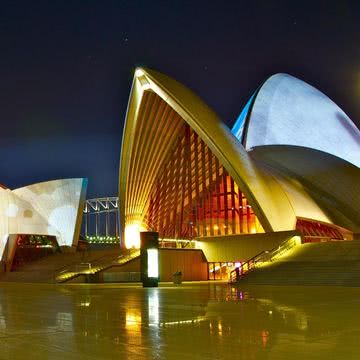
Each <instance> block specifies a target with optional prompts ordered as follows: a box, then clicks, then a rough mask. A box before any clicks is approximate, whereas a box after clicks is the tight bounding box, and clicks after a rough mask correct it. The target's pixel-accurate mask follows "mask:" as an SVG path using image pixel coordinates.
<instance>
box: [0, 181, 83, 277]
mask: <svg viewBox="0 0 360 360" xmlns="http://www.w3.org/2000/svg"><path fill="white" fill-rule="evenodd" d="M86 187H87V180H86V179H62V180H54V181H47V182H42V183H37V184H33V185H29V186H25V187H22V188H19V189H15V190H10V189H7V188H5V187H1V188H0V214H1V216H0V258H1V264H2V270H5V271H11V270H12V269H13V267H14V265H15V264H14V261H16V258H15V253H16V251H19V250H25V252H26V253H27V254H28V255H29V249H30V254H31V253H32V255H34V252H33V251H32V252H31V249H35V248H36V250H37V253H38V255H41V252H44V250H45V251H49V249H50V251H51V249H59V248H62V249H63V250H64V251H66V249H71V248H72V247H73V248H74V247H75V248H76V246H77V244H78V239H79V235H80V226H81V220H82V212H83V208H84V202H85V197H86ZM26 250H28V251H26Z"/></svg>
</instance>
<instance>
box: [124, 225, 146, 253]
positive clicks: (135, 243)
mask: <svg viewBox="0 0 360 360" xmlns="http://www.w3.org/2000/svg"><path fill="white" fill-rule="evenodd" d="M143 230H144V229H143V228H142V227H141V226H140V225H139V224H129V225H127V226H126V227H125V246H126V248H127V249H131V248H136V249H138V248H140V232H141V231H143Z"/></svg>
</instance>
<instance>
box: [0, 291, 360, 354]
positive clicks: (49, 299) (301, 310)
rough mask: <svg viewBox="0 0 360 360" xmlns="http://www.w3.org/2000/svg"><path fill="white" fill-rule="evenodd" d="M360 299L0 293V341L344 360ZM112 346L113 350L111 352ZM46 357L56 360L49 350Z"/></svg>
mask: <svg viewBox="0 0 360 360" xmlns="http://www.w3.org/2000/svg"><path fill="white" fill-rule="evenodd" d="M327 291H329V290H327ZM336 291H337V292H336ZM346 292H349V294H348V295H346V294H345V293H346ZM352 292H353V293H354V294H353V293H352ZM357 295H360V291H359V292H358V293H356V290H343V292H341V291H340V290H332V294H331V296H329V293H325V292H321V289H318V290H317V289H315V288H313V289H306V290H305V289H295V290H294V289H292V290H291V291H288V290H287V289H285V288H282V289H275V288H272V289H271V290H266V289H264V288H261V287H257V288H256V287H254V288H250V289H241V288H232V287H230V286H227V285H226V284H211V285H209V286H206V285H202V286H198V287H196V286H193V287H191V288H186V287H179V288H171V289H170V288H158V289H141V288H131V287H129V288H118V289H116V288H113V289H106V288H103V289H101V288H99V289H97V288H95V287H93V288H91V287H89V288H86V287H83V288H80V287H79V288H75V287H74V288H70V287H69V288H67V290H66V293H61V292H59V290H58V289H53V290H49V291H48V292H45V291H43V292H41V291H39V294H38V295H31V296H30V294H29V295H28V294H27V293H24V292H21V291H20V290H18V291H9V290H7V289H0V331H1V334H0V335H3V336H8V337H9V335H8V334H22V333H24V331H26V333H27V334H46V335H41V339H42V340H41V341H43V348H47V346H48V347H49V349H58V348H59V349H60V348H61V349H63V348H66V351H69V352H73V353H75V352H80V353H82V354H85V355H84V356H85V357H86V356H100V355H103V354H105V353H106V351H108V352H110V350H111V352H118V353H119V354H122V355H121V356H120V358H124V359H139V358H140V359H141V358H145V357H146V356H148V357H149V358H151V357H152V356H155V355H156V356H157V357H159V358H164V359H165V358H176V356H177V355H178V354H191V353H192V352H193V351H194V350H195V349H196V352H197V354H199V357H200V358H201V357H202V356H203V357H204V358H211V356H213V358H224V359H225V358H227V357H228V358H230V354H229V349H230V348H231V352H232V353H233V354H235V353H236V356H237V357H238V358H244V359H245V358H249V359H251V358H253V359H254V358H266V357H267V356H270V355H269V354H270V353H271V356H270V357H271V358H277V356H276V355H277V354H280V353H281V352H282V351H287V348H286V347H287V346H288V347H289V348H290V347H296V348H297V349H298V351H300V353H302V354H305V350H306V349H310V348H317V347H319V349H320V350H319V351H324V353H325V350H326V351H327V353H328V354H329V353H330V352H331V351H334V354H340V352H344V353H346V352H347V351H350V350H348V349H351V346H353V345H354V344H355V343H356V344H357V340H355V337H356V336H357V335H358V334H359V333H360V325H359V324H358V321H357V318H358V316H359V315H360V310H359V309H360V307H359V306H358V305H359V304H358V302H359V301H360V300H359V301H358V300H357V299H358V298H359V299H360V297H357ZM60 333H61V336H60V335H59V334H60ZM355 335H356V336H355ZM9 338H11V337H9ZM19 338H20V337H17V339H19ZM357 338H358V337H356V339H357ZM21 339H23V340H21V341H27V337H25V338H21ZM64 339H66V341H65V340H64ZM329 339H330V340H329ZM109 342H110V343H109ZM65 344H66V346H65ZM104 344H107V346H108V347H109V349H110V350H104V349H105V348H104V347H103V346H104ZM10 346H11V345H8V348H7V349H8V350H7V353H6V354H10V353H11V354H14V358H16V357H17V358H21V357H22V358H23V350H22V349H24V348H26V347H20V346H17V347H16V348H15V343H14V348H11V347H10ZM100 349H102V353H100V354H99V353H97V351H100ZM106 349H107V348H106ZM340 350H341V351H340ZM48 351H50V350H48ZM51 351H52V350H51ZM54 351H55V350H54ZM291 351H293V350H291ZM309 351H310V350H309ZM154 352H155V353H154ZM309 353H311V351H310V352H309ZM124 354H126V356H123V355H124ZM154 354H155V355H154ZM43 355H44V357H45V358H46V356H47V357H48V358H51V357H52V356H51V355H52V354H51V353H50V352H49V353H46V354H43ZM228 355H229V356H228ZM358 355H359V354H358ZM6 356H7V355H6ZM80 357H81V356H79V358H80ZM99 358H107V357H106V356H105V355H104V356H103V357H101V356H100V357H99ZM304 358H306V356H305V357H304ZM319 358H320V359H322V357H321V356H319ZM324 358H325V357H324ZM333 358H336V357H335V355H334V357H333ZM344 358H346V357H344ZM349 358H350V359H351V357H348V358H347V359H349ZM359 358H360V356H359Z"/></svg>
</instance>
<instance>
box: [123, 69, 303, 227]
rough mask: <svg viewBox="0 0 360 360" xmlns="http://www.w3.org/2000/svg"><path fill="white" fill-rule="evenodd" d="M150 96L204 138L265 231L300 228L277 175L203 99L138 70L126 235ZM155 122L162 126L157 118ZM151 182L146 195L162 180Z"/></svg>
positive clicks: (130, 117) (127, 151)
mask: <svg viewBox="0 0 360 360" xmlns="http://www.w3.org/2000/svg"><path fill="white" fill-rule="evenodd" d="M149 92H152V93H155V94H156V95H158V96H159V97H160V98H161V99H162V100H163V101H165V102H166V103H167V104H168V105H169V106H170V107H171V109H173V110H174V111H175V112H176V113H177V114H178V115H179V116H180V117H181V119H183V120H184V121H185V122H186V123H188V124H189V125H190V126H191V127H192V128H193V129H194V130H195V132H196V133H197V134H198V135H199V136H200V137H201V139H202V140H203V141H204V142H205V143H206V145H207V146H208V147H209V148H210V149H211V151H212V152H213V153H214V155H215V156H216V157H217V158H218V159H219V161H220V162H221V163H222V164H223V166H224V167H225V168H226V170H227V171H228V173H229V174H230V176H231V177H232V178H233V179H234V181H235V182H236V183H237V184H238V186H239V187H240V188H241V190H242V191H243V192H244V194H245V196H246V197H247V199H248V201H249V202H250V203H251V205H252V206H253V209H254V212H255V214H256V215H257V217H258V218H259V220H260V222H261V224H262V226H263V227H264V230H265V231H279V230H289V229H293V228H294V226H295V221H296V219H295V214H294V212H293V209H292V208H291V205H290V203H289V201H288V199H287V197H286V194H285V193H284V191H283V190H282V188H281V186H279V184H278V183H277V181H276V180H275V178H274V177H272V175H270V174H269V173H266V172H265V171H263V170H260V169H258V168H257V166H256V163H255V162H254V161H253V160H252V159H251V158H250V156H249V155H248V153H247V152H246V150H245V149H244V147H243V146H242V145H241V144H240V142H239V141H238V140H237V139H236V138H235V137H234V136H233V135H232V133H231V131H230V129H229V128H228V127H227V126H226V125H225V124H223V123H222V122H221V121H220V120H219V118H218V116H217V115H216V114H215V113H214V112H213V111H212V110H211V109H210V108H209V107H208V106H207V105H205V104H204V103H203V101H202V100H201V99H200V98H198V97H197V96H196V95H195V94H194V93H192V92H191V91H190V90H188V89H187V88H185V87H184V86H183V85H181V84H179V83H178V82H177V81H175V80H173V79H171V78H169V77H167V76H165V75H163V74H161V73H158V72H155V71H153V70H148V69H146V70H145V69H138V70H136V72H135V76H134V80H133V84H132V89H131V94H130V99H129V104H128V109H127V114H126V121H125V127H124V132H123V140H122V149H121V158H120V173H119V211H120V226H121V233H122V234H123V233H124V227H125V215H127V216H132V215H133V214H130V213H129V214H127V213H126V211H127V210H128V209H126V200H127V196H132V194H129V193H128V188H129V187H130V186H132V182H133V181H135V180H134V179H130V178H129V173H130V171H133V170H132V169H133V167H134V166H135V159H136V157H137V156H138V154H136V153H135V151H136V149H135V148H134V147H135V145H134V144H135V142H134V138H135V137H136V136H137V135H136V129H138V128H141V127H142V126H146V125H145V124H142V122H144V121H147V120H148V117H146V116H142V115H143V113H144V111H145V110H144V109H143V108H142V107H143V106H145V105H146V103H145V102H144V101H143V100H144V96H147V94H148V93H149ZM153 118H154V119H155V120H154V122H156V121H157V120H156V119H157V118H156V117H153ZM151 125H152V126H153V127H154V128H156V126H157V124H156V123H153V124H151ZM153 141H154V143H156V144H157V143H158V142H161V141H164V140H163V139H161V138H160V139H153ZM148 151H151V149H148ZM143 165H144V166H145V164H143ZM140 166H142V165H140ZM144 176H145V174H144ZM146 176H148V177H149V178H147V179H145V177H144V178H143V179H136V181H141V180H142V181H146V182H147V183H148V184H147V190H146V191H150V188H151V185H152V183H153V181H154V180H155V176H156V175H154V174H153V173H148V174H146ZM135 186H136V185H135ZM133 190H134V187H133V189H132V191H133ZM143 206H144V204H136V207H137V209H134V208H133V209H132V211H133V212H135V211H136V210H140V211H141V209H142V208H143Z"/></svg>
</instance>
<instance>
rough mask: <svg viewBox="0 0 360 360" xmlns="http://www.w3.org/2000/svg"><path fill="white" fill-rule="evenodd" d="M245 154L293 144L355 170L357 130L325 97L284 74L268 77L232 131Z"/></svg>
mask: <svg viewBox="0 0 360 360" xmlns="http://www.w3.org/2000/svg"><path fill="white" fill-rule="evenodd" d="M232 132H233V133H234V135H235V136H236V137H237V138H238V139H239V140H240V141H242V143H243V144H244V146H245V148H246V149H247V150H249V149H251V148H254V147H256V146H263V145H295V146H304V147H308V148H312V149H317V150H320V151H324V152H327V153H329V154H332V155H335V156H338V157H340V158H342V159H344V160H346V161H348V162H350V163H352V164H354V165H356V166H358V167H360V140H359V139H360V131H359V129H358V128H357V127H356V126H355V124H354V123H353V122H352V121H351V120H350V118H349V117H348V116H347V115H346V114H345V113H344V111H343V110H341V109H340V108H339V106H337V105H336V104H335V103H334V102H333V101H332V100H330V99H329V98H328V97H327V96H326V95H324V94H323V93H321V92H320V91H319V90H317V89H315V88H314V87H312V86H311V85H309V84H307V83H305V82H304V81H301V80H299V79H297V78H295V77H293V76H290V75H287V74H276V75H273V76H271V77H270V78H269V79H268V80H266V81H265V83H264V84H263V85H262V86H261V87H260V89H259V90H258V91H257V92H256V93H255V94H254V95H253V97H252V98H251V99H250V101H249V103H248V104H247V105H246V106H245V108H244V111H243V112H242V113H241V115H240V116H239V118H238V120H237V121H236V123H235V124H234V127H233V129H232Z"/></svg>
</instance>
